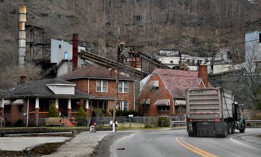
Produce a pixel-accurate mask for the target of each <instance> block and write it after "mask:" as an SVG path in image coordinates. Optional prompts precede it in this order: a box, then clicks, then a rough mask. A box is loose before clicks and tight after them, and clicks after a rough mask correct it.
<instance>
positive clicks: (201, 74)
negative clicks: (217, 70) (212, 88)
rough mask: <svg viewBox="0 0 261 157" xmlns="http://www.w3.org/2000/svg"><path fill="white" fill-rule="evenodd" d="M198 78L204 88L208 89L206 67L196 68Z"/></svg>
mask: <svg viewBox="0 0 261 157" xmlns="http://www.w3.org/2000/svg"><path fill="white" fill-rule="evenodd" d="M198 77H199V78H202V79H203V81H204V83H205V85H206V87H208V69H207V66H206V65H199V66H198Z"/></svg>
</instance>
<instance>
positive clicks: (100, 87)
mask: <svg viewBox="0 0 261 157" xmlns="http://www.w3.org/2000/svg"><path fill="white" fill-rule="evenodd" d="M96 91H97V92H107V91H108V81H105V80H98V81H96Z"/></svg>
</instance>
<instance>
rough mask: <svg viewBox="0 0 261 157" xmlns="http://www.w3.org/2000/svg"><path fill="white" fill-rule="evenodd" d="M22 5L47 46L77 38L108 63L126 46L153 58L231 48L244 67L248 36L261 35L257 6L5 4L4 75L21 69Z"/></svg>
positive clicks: (245, 2)
mask: <svg viewBox="0 0 261 157" xmlns="http://www.w3.org/2000/svg"><path fill="white" fill-rule="evenodd" d="M19 4H24V5H26V7H27V12H28V14H27V23H26V24H28V25H34V26H37V27H41V28H43V29H44V30H45V33H46V34H45V38H46V41H48V40H50V39H51V38H55V39H62V40H67V41H71V40H72V34H73V33H78V34H79V40H81V41H82V43H85V45H84V46H86V47H87V49H88V51H91V52H93V53H97V54H100V55H103V56H106V57H108V58H114V56H115V55H116V48H117V45H118V43H119V41H125V42H126V45H130V46H135V47H137V48H138V49H139V50H140V51H142V52H144V53H146V54H149V55H150V54H151V53H152V52H155V51H157V50H158V49H177V50H180V51H182V53H189V54H193V55H199V56H213V55H214V54H215V53H216V52H217V51H219V49H220V48H222V47H230V48H231V49H232V53H234V55H236V56H237V58H238V59H237V60H236V61H237V62H240V61H242V59H243V57H242V56H243V55H244V54H243V53H244V44H243V43H242V42H244V34H245V32H247V31H253V30H260V29H261V22H260V18H261V2H260V1H258V0H256V1H254V0H252V1H249V0H1V1H0V10H1V11H0V19H1V20H0V34H1V38H0V45H1V46H0V62H1V67H0V71H3V70H4V69H5V68H6V67H7V66H10V65H15V64H16V63H17V54H18V50H17V49H18V48H17V37H18V27H17V26H18V5H19ZM239 43H240V44H239ZM1 78H3V77H1Z"/></svg>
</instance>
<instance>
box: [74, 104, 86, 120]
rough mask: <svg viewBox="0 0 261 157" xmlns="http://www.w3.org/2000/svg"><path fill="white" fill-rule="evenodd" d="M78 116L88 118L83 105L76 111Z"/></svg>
mask: <svg viewBox="0 0 261 157" xmlns="http://www.w3.org/2000/svg"><path fill="white" fill-rule="evenodd" d="M76 117H77V118H86V112H85V111H84V109H83V107H82V106H81V107H80V108H79V110H78V111H77V113H76Z"/></svg>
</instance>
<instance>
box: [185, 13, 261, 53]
mask: <svg viewBox="0 0 261 157" xmlns="http://www.w3.org/2000/svg"><path fill="white" fill-rule="evenodd" d="M260 21H261V18H260V19H258V20H256V21H253V22H250V23H248V24H246V25H244V26H241V27H238V28H236V29H233V30H231V31H228V32H225V33H223V34H220V35H218V36H214V37H211V38H208V39H206V40H205V41H202V42H201V43H199V44H198V45H202V44H203V43H205V42H209V41H210V40H213V39H216V38H219V37H221V36H224V35H227V34H230V33H234V32H235V31H238V30H240V29H242V28H245V27H248V26H250V25H252V24H255V23H258V22H260ZM198 45H197V46H198ZM193 46H196V45H195V44H192V45H189V46H186V47H183V48H182V49H181V50H182V51H184V50H185V49H187V48H190V47H193Z"/></svg>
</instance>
